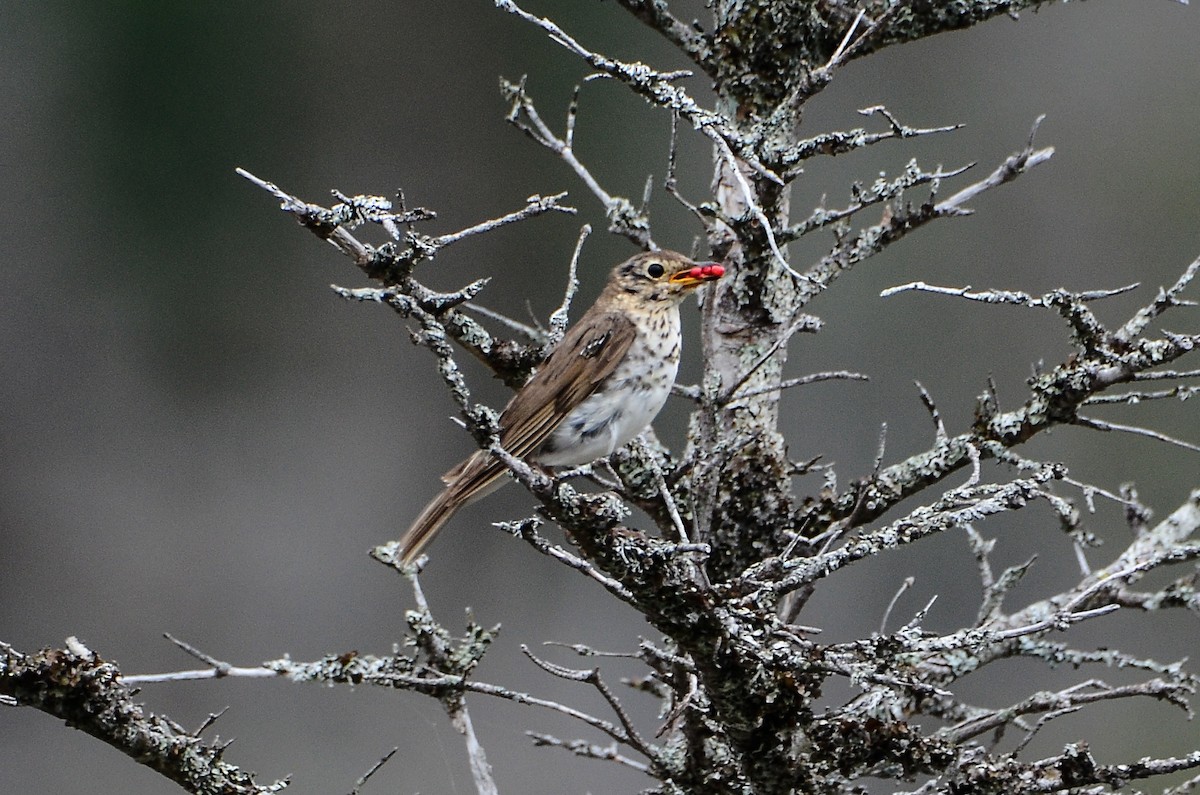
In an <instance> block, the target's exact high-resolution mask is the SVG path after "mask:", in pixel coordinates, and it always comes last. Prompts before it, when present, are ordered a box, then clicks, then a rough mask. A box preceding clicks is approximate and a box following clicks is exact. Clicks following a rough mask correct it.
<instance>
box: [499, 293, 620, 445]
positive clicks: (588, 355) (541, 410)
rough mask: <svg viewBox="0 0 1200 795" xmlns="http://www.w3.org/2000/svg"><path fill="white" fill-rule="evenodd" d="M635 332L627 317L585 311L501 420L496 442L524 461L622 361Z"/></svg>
mask: <svg viewBox="0 0 1200 795" xmlns="http://www.w3.org/2000/svg"><path fill="white" fill-rule="evenodd" d="M636 336H637V330H636V328H635V327H634V325H633V322H632V321H630V320H629V318H627V317H625V315H622V314H619V313H616V312H598V313H596V314H592V313H591V312H588V313H587V314H585V315H584V316H583V317H582V318H580V319H579V322H578V323H576V324H575V325H574V326H572V327H571V329H570V330H569V331H567V334H566V336H565V337H563V339H562V342H560V343H559V344H558V345H557V346H555V348H554V351H553V352H552V353H551V354H550V358H548V359H546V361H545V362H544V363H543V364H542V366H541V367H540V368H538V371H537V373H536V374H534V376H533V378H531V379H530V380H529V383H527V384H526V385H525V386H523V387H522V388H521V391H520V392H518V393H517V394H516V395H515V396H513V399H512V400H511V401H510V402H509V404H508V405H507V406H506V407H505V408H504V413H503V414H501V415H500V443H501V445H503V446H504V449H506V450H508V451H509V452H510V453H512V454H513V455H516V456H518V457H521V458H524V457H525V456H528V455H529V454H530V453H532V452H534V451H536V450H537V449H538V448H539V447H541V445H542V442H544V441H546V439H548V438H549V437H550V434H551V433H553V432H554V429H555V428H557V427H558V424H559V423H560V422H562V421H563V419H565V418H566V416H567V415H568V414H570V413H571V412H572V411H574V410H575V407H576V406H578V405H579V404H580V403H582V402H583V401H584V400H586V399H587V398H588V396H589V395H591V394H592V393H593V392H595V391H596V388H597V387H598V386H599V385H600V383H601V382H602V381H604V379H606V378H608V376H609V375H611V374H612V371H613V370H615V369H616V367H617V364H619V363H620V361H621V360H622V359H624V358H625V354H626V353H627V352H628V351H629V348H630V346H631V345H633V340H634V338H635V337H636Z"/></svg>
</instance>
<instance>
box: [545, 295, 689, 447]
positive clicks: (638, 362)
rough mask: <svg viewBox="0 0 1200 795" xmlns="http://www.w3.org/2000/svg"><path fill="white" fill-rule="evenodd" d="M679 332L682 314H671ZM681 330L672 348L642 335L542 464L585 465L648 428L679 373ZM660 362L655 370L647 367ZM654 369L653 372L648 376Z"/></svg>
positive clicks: (556, 435)
mask: <svg viewBox="0 0 1200 795" xmlns="http://www.w3.org/2000/svg"><path fill="white" fill-rule="evenodd" d="M669 315H674V317H673V318H670V317H668V318H665V320H666V322H670V321H672V320H673V321H674V324H676V325H675V328H676V329H678V325H677V324H678V322H679V315H678V313H676V312H671V313H669ZM677 334H678V332H676V336H675V337H674V341H673V342H674V344H673V345H672V347H671V348H670V349H667V350H659V349H657V348H651V347H650V346H648V345H647V344H646V343H645V341H644V340H643V339H642V338H640V337H639V339H637V340H636V341H635V342H634V343H633V345H632V346H631V347H630V350H629V353H628V354H627V355H626V357H625V360H624V361H622V362H621V363H620V364H619V365H617V368H616V369H615V370H614V371H613V373H612V375H611V376H609V379H608V381H607V382H606V383H605V384H604V386H603V388H602V389H601V390H599V391H597V392H595V393H594V394H592V395H591V396H590V397H588V398H586V399H585V400H584V401H583V402H582V403H580V404H579V406H577V407H576V408H575V410H574V411H572V412H571V413H570V414H568V415H567V417H566V419H564V420H563V421H562V423H561V424H559V426H558V428H557V429H555V431H554V432H553V433H552V434H550V438H549V439H547V440H546V442H545V444H544V445H543V446H542V449H541V451H540V452H539V453H538V455H537V456H536V458H537V462H538V463H539V464H542V465H544V466H580V465H582V464H588V463H591V462H592V461H595V460H596V459H598V458H604V457H606V456H609V455H612V454H613V452H614V451H616V450H617V449H618V448H620V447H622V446H624V445H626V444H628V443H629V442H630V441H632V439H633V438H634V437H635V436H637V435H638V434H639V433H641V432H642V431H644V430H645V429H646V426H648V425H649V424H650V423H651V422H652V421H653V420H654V418H655V417H656V416H658V412H659V411H660V410H661V409H662V407H663V404H664V403H666V402H667V396H668V395H669V394H670V393H671V385H672V384H674V383H675V374H676V372H677V371H678V369H679V345H678V339H679V338H678V336H677ZM648 361H651V362H654V366H653V368H648V367H647V366H646V363H647V362H648ZM650 370H653V372H648V371H650Z"/></svg>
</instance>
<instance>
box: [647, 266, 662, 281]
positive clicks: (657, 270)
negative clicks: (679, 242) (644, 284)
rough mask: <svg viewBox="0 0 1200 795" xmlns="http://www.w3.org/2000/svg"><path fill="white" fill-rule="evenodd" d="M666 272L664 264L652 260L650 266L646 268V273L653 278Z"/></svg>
mask: <svg viewBox="0 0 1200 795" xmlns="http://www.w3.org/2000/svg"><path fill="white" fill-rule="evenodd" d="M664 273H666V270H665V269H664V268H663V266H662V265H660V264H659V263H657V262H651V263H650V267H648V268H646V274H647V275H648V276H649V277H650V278H651V279H657V278H658V277H659V276H662V275H663V274H664Z"/></svg>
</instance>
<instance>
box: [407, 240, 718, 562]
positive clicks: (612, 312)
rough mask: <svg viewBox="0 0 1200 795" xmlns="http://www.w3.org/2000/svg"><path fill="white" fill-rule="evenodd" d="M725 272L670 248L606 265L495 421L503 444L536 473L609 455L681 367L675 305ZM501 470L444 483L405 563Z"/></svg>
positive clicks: (469, 472) (494, 483)
mask: <svg viewBox="0 0 1200 795" xmlns="http://www.w3.org/2000/svg"><path fill="white" fill-rule="evenodd" d="M724 273H725V268H724V266H722V265H720V264H719V263H716V262H694V261H692V260H691V259H689V258H688V257H685V256H684V255H682V254H679V253H676V252H674V251H665V250H658V251H648V252H642V253H640V254H635V255H634V256H632V257H630V258H629V259H627V260H625V261H624V262H622V263H621V264H620V265H617V266H616V267H615V268H613V270H612V273H611V274H610V275H609V278H608V282H607V284H606V285H605V287H604V289H603V290H602V291H601V293H600V295H599V297H598V298H597V299H596V302H595V303H594V304H593V305H592V306H591V308H589V309H588V310H587V312H585V313H584V314H583V316H582V317H580V318H579V320H578V321H576V322H575V323H574V324H573V325H572V326H571V327H570V328H569V329H567V332H566V334H565V335H564V336H563V338H562V340H561V341H560V342H559V343H558V344H557V345H556V346H555V347H554V349H553V350H552V351H551V353H550V355H549V357H548V358H547V359H546V360H545V362H543V363H542V365H541V366H540V367H539V368H538V369H537V371H536V372H535V373H534V374H533V376H532V377H531V378H530V379H529V381H528V382H526V384H525V385H524V386H523V387H521V388H520V389H519V390H518V391H517V393H516V394H515V395H513V397H512V399H511V400H510V401H509V403H508V405H507V406H506V407H505V408H504V411H503V412H502V413H501V414H500V418H499V420H498V426H499V441H500V446H501V447H503V448H504V449H505V450H506V451H508V452H509V453H511V454H512V455H514V456H516V457H517V458H522V459H525V460H526V461H528V462H529V463H532V464H536V465H538V466H539V467H543V468H551V469H552V468H554V467H574V466H582V465H583V464H589V463H591V462H593V461H596V460H598V459H601V458H605V457H607V456H609V455H611V454H612V453H613V452H615V451H616V450H618V449H620V448H621V447H623V446H624V445H626V444H628V443H629V442H630V441H632V440H633V438H634V437H636V436H637V435H638V434H640V433H641V432H642V431H643V430H645V429H646V427H647V426H649V425H650V423H651V422H652V421H653V420H654V418H655V416H657V415H658V412H659V410H660V409H662V407H663V404H664V403H666V401H667V395H668V394H670V391H671V386H672V385H673V384H674V383H675V375H676V372H677V371H678V369H679V351H680V346H681V342H682V335H681V334H680V329H679V304H680V303H681V302H682V301H683V299H684V298H685V297H686V296H687V295H689V294H690V293H692V292H693V291H694V290H695V289H696V288H697V287H699V286H701V285H703V284H707V283H708V282H712V281H715V280H717V279H720V278H721V277H722V276H723V275H724ZM507 471H508V469H507V467H506V466H505V465H504V463H503V462H501V461H499V460H498V459H497V458H496V457H495V456H493V455H492V454H491V453H490V452H489V451H487V450H479V451H478V452H476V453H474V454H473V455H471V456H470V457H468V458H467V459H466V460H464V461H462V462H461V463H459V464H458V465H457V466H455V467H454V468H452V469H451V470H450V471H448V472H447V473H446V474H444V475H443V476H442V482H443V483H444V484H445V488H444V489H443V490H442V492H441V493H440V494H438V495H437V496H436V497H434V498H433V500H431V501H430V502H429V504H428V505H426V506H425V508H424V510H422V511H421V513H420V515H419V516H418V517H417V518H416V519H415V520H414V521H413V523H412V525H411V526H409V528H408V530H407V531H406V532H405V533H404V535H403V536H402V537H401V539H400V542H399V551H400V560H401V562H402V563H403V564H404V565H412V564H413V562H414V561H416V559H417V558H418V557H419V556H420V555H421V553H422V552H423V551H424V550H425V548H426V547H427V546H428V545H429V543H430V542H431V541H432V540H433V539H434V536H436V535H437V533H438V531H439V530H441V529H442V527H443V526H444V525H445V524H446V522H447V521H449V519H450V517H451V516H453V515H454V513H455V512H456V511H457V510H458V509H460V508H463V507H465V506H467V505H469V504H471V503H472V502H474V501H475V500H477V499H479V498H481V497H483V496H485V495H486V494H488V493H490V492H491V491H492V490H494V489H495V488H498V487H499V485H500V484H501V482H502V481H501V478H503V476H504V474H505V473H506V472H507Z"/></svg>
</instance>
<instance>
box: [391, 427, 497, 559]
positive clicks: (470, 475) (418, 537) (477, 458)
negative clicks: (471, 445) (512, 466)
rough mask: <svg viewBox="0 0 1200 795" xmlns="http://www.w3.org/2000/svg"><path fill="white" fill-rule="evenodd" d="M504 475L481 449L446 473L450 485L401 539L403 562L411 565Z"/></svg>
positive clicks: (493, 487)
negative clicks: (444, 528)
mask: <svg viewBox="0 0 1200 795" xmlns="http://www.w3.org/2000/svg"><path fill="white" fill-rule="evenodd" d="M503 474H504V467H503V465H501V464H499V463H498V462H496V461H495V459H493V458H492V457H491V456H490V455H488V454H487V453H486V452H483V451H480V452H478V453H476V454H475V455H473V456H471V457H470V458H468V459H467V460H466V461H464V462H462V463H461V464H459V465H458V466H456V467H455V468H454V469H451V470H450V471H449V472H447V473H446V474H445V475H443V476H442V479H443V480H444V481H446V488H445V489H443V490H442V493H441V494H439V495H437V496H436V497H434V498H433V499H432V500H431V501H430V502H429V504H428V505H426V506H425V510H423V511H421V515H420V516H418V517H417V518H416V519H415V520H414V521H413V523H412V525H411V526H409V528H408V530H407V531H406V532H405V533H404V536H403V537H401V539H400V561H401V563H403V564H404V565H406V566H407V565H409V564H411V563H412V562H413V561H414V560H416V559H417V557H418V556H419V555H420V554H421V552H422V551H423V550H424V549H425V547H427V546H428V545H429V542H431V541H433V539H434V537H435V536H436V535H437V534H438V531H439V530H441V529H442V525H444V524H446V522H448V521H450V517H451V516H454V514H455V512H456V511H458V509H459V508H465V507H466V506H468V505H470V504H471V503H473V502H475V500H477V499H479V498H480V497H483V496H484V495H486V494H488V493H489V492H491V491H492V490H493V489H495V488H497V487H498V486H499V485H500V483H499V481H500V476H501V475H503Z"/></svg>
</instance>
